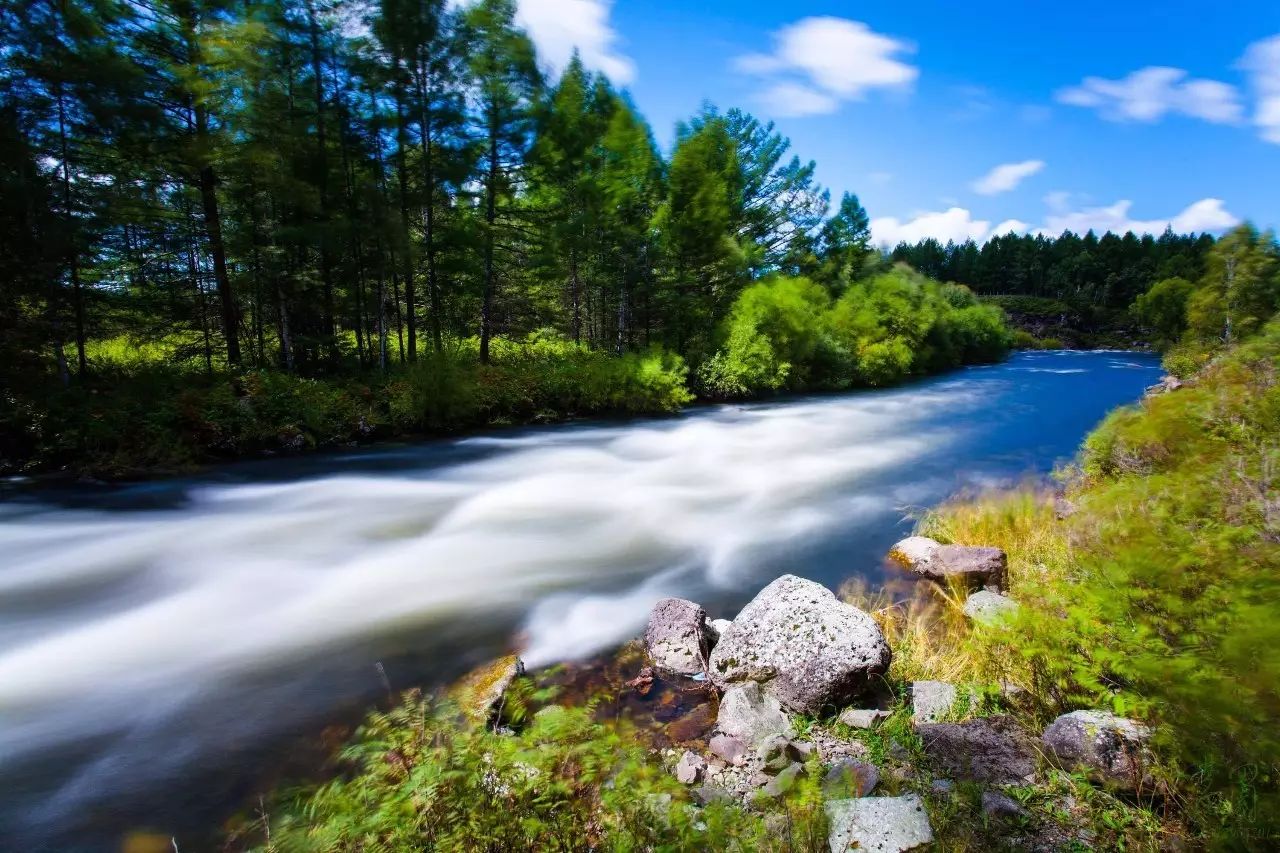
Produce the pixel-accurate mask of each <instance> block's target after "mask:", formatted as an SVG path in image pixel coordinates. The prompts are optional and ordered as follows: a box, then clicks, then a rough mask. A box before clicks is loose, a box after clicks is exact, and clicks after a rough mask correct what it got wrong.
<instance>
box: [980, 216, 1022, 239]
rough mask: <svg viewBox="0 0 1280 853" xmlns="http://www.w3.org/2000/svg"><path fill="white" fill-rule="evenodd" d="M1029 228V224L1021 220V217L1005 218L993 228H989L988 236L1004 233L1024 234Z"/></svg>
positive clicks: (999, 235) (1001, 235) (1000, 235)
mask: <svg viewBox="0 0 1280 853" xmlns="http://www.w3.org/2000/svg"><path fill="white" fill-rule="evenodd" d="M1030 230H1031V226H1030V225H1028V224H1027V223H1025V222H1023V221H1022V220H1021V219H1006V220H1005V221H1004V222H1001V223H1000V224H999V225H997V226H996V227H995V228H992V229H991V234H990V236H992V237H1003V236H1004V235H1005V234H1025V233H1027V232H1028V231H1030Z"/></svg>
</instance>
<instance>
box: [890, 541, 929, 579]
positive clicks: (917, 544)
mask: <svg viewBox="0 0 1280 853" xmlns="http://www.w3.org/2000/svg"><path fill="white" fill-rule="evenodd" d="M940 547H942V546H940V545H939V544H938V543H937V542H935V541H933V540H932V539H930V538H929V537H927V536H908V537H907V538H906V539H903V540H902V541H901V542H898V543H897V544H895V545H894V546H893V547H892V548H890V549H889V559H890V560H893V561H894V562H896V563H899V564H901V565H902V566H904V567H906V568H908V569H911V570H912V571H914V570H915V567H916V566H919V565H923V564H924V563H927V562H928V561H929V558H930V557H932V556H933V552H934V551H937V550H938V548H940Z"/></svg>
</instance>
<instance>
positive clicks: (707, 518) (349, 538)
mask: <svg viewBox="0 0 1280 853" xmlns="http://www.w3.org/2000/svg"><path fill="white" fill-rule="evenodd" d="M1159 373H1160V371H1159V366H1158V363H1157V361H1156V359H1155V358H1154V357H1152V356H1147V355H1140V354H1133V353H1120V352H1116V353H1108V352H1040V353H1020V354H1017V355H1015V356H1014V357H1013V358H1011V359H1010V360H1009V361H1008V362H1005V363H1003V364H999V365H992V366H985V367H974V368H970V369H966V370H962V371H958V372H955V373H951V374H948V375H945V376H941V377H938V378H934V379H931V380H927V381H923V382H918V383H915V384H912V385H909V386H905V387H901V388H896V389H891V390H885V391H868V392H857V393H848V394H839V395H831V396H822V397H808V398H790V399H786V400H782V401H776V402H768V403H756V404H748V405H738V406H734V405H729V406H716V407H705V408H699V409H696V410H693V411H690V412H688V413H686V414H684V415H681V416H679V417H675V418H669V419H660V420H639V421H632V422H626V423H618V422H609V423H589V424H581V425H569V426H556V427H547V428H537V429H522V430H510V431H503V432H499V433H492V434H488V435H484V436H479V437H472V438H465V439H458V440H452V441H436V442H426V443H421V444H414V445H398V446H384V447H377V448H362V449H359V450H353V451H352V452H349V453H343V454H336V455H315V456H308V457H304V458H294V459H278V460H267V461H261V462H252V463H242V464H237V465H232V466H227V467H224V468H221V469H219V470H216V471H212V472H209V473H208V474H205V475H202V476H199V477H192V478H186V479H181V480H167V481H160V482H153V483H145V484H138V485H128V486H120V487H100V488H89V487H77V488H73V489H60V490H50V489H44V490H41V491H29V490H28V491H24V490H21V489H18V490H11V491H10V492H9V493H8V494H7V495H6V496H5V499H4V503H3V504H0V554H3V555H4V559H3V564H2V565H0V849H9V848H14V849H58V850H72V849H86V850H98V849H102V850H108V849H119V844H120V839H121V838H122V837H123V835H124V834H125V833H127V832H129V831H130V830H135V829H141V828H150V829H154V830H157V831H159V832H162V833H163V834H165V835H172V836H174V837H175V838H176V839H177V841H178V843H179V846H180V849H183V850H187V849H196V848H198V847H199V846H200V845H201V843H202V842H201V840H200V839H203V838H207V834H206V833H207V832H208V831H209V828H210V826H212V825H214V824H215V823H216V821H217V820H218V819H220V818H221V817H224V816H225V814H226V813H227V812H228V811H230V810H232V809H234V808H236V807H239V806H241V805H243V804H244V803H246V802H250V801H253V798H254V797H255V794H256V792H257V791H258V790H259V789H260V788H261V787H263V786H264V785H265V784H266V781H265V780H264V778H263V775H262V774H263V772H264V771H265V770H267V769H268V768H272V767H276V766H278V765H280V764H281V763H285V764H287V762H288V758H289V755H290V754H291V751H293V750H295V749H298V748H299V747H298V744H299V743H307V742H312V741H314V734H315V732H316V731H318V729H319V728H320V727H322V726H323V725H324V724H326V723H327V722H330V721H333V720H339V719H347V718H349V717H350V716H351V715H353V714H358V713H359V711H360V710H361V709H363V708H365V707H367V706H368V705H369V704H370V703H372V702H375V701H378V700H380V699H382V698H384V697H386V696H387V694H388V692H389V690H399V689H403V688H405V687H409V686H413V685H427V686H430V685H433V684H438V683H440V682H441V681H442V680H444V679H447V678H450V677H452V676H454V675H456V674H457V673H458V672H460V671H462V670H464V669H466V668H467V667H469V666H471V665H473V664H474V663H476V662H478V661H481V660H484V659H486V658H488V657H491V656H493V655H496V654H499V653H502V652H504V651H506V650H509V649H510V648H512V647H513V646H514V647H518V648H519V649H520V650H521V652H522V654H523V655H524V656H525V658H526V660H527V661H528V662H529V663H530V664H531V665H539V664H544V663H550V662H552V661H556V660H562V659H566V658H572V657H583V656H589V655H591V654H593V653H596V652H599V651H601V650H603V649H605V648H607V647H609V646H611V645H614V644H616V643H618V642H620V641H622V640H624V639H626V638H629V637H631V636H634V635H635V634H636V633H637V632H638V631H639V630H640V628H641V627H642V625H643V622H644V619H645V617H646V615H647V612H648V609H649V607H650V605H651V604H652V603H653V602H654V601H655V600H656V599H658V598H660V597H663V596H666V595H681V596H686V597H690V598H694V599H697V600H699V601H701V602H703V603H704V604H705V605H706V606H707V608H708V610H710V611H711V612H712V614H713V615H715V616H720V615H723V616H732V615H733V613H734V612H736V610H737V608H739V607H740V606H741V605H742V604H743V603H744V602H745V601H747V600H749V599H750V598H751V597H752V596H753V595H754V594H755V592H756V591H757V590H758V589H759V588H760V587H761V586H763V585H764V584H765V583H767V582H768V581H769V580H771V579H772V578H773V577H776V576H777V575H779V574H782V573H785V572H791V573H795V574H799V575H802V576H806V577H809V578H813V579H815V580H818V581H820V582H822V583H826V584H828V585H830V586H832V587H835V586H837V585H838V584H839V583H840V582H841V581H843V580H845V579H847V578H850V577H855V576H859V577H863V578H866V579H867V580H868V581H870V582H872V583H875V582H878V581H879V580H881V579H882V573H883V572H884V571H885V569H884V568H883V562H882V557H883V554H884V552H885V550H886V549H887V548H888V546H889V545H890V544H892V542H893V541H894V540H895V539H897V538H898V537H900V536H901V535H903V534H904V533H905V532H906V531H907V530H909V528H910V525H911V521H910V517H911V516H912V515H913V514H915V513H918V511H919V510H921V509H923V508H925V507H928V506H930V505H933V504H935V503H937V502H938V501H940V500H942V499H944V498H946V497H947V496H949V495H952V494H955V493H957V492H962V491H965V490H974V489H980V488H983V487H987V486H993V485H999V484H1007V483H1011V482H1015V481H1018V480H1022V479H1025V478H1031V477H1043V476H1044V475H1045V474H1047V473H1048V472H1049V471H1051V470H1052V468H1053V467H1054V466H1055V464H1057V463H1060V462H1062V461H1064V460H1066V459H1068V458H1070V457H1071V456H1072V455H1073V454H1074V452H1075V450H1076V448H1077V446H1078V445H1079V443H1080V441H1081V439H1082V438H1083V437H1084V435H1085V434H1086V432H1087V431H1088V430H1089V429H1090V428H1091V427H1092V426H1093V425H1094V424H1095V423H1096V422H1097V421H1098V420H1099V419H1100V418H1101V417H1102V416H1103V415H1104V414H1105V413H1106V412H1107V411H1108V410H1109V409H1111V408H1113V407H1115V406H1116V405H1120V404H1124V403H1128V402H1132V401H1134V400H1136V399H1137V398H1138V397H1139V396H1140V394H1141V392H1142V389H1143V388H1144V387H1145V386H1147V385H1150V384H1152V383H1153V382H1155V381H1156V379H1157V378H1158V376H1159ZM184 841H186V842H187V844H186V846H183V843H184Z"/></svg>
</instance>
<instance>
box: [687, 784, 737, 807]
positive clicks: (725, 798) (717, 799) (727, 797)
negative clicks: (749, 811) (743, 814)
mask: <svg viewBox="0 0 1280 853" xmlns="http://www.w3.org/2000/svg"><path fill="white" fill-rule="evenodd" d="M690 793H691V795H692V796H693V800H694V802H696V803H697V804H698V805H700V806H709V805H711V804H712V803H731V802H733V794H730V793H729V792H728V791H726V790H725V789H724V788H721V787H719V786H717V785H699V786H698V787H697V788H694V789H693V791H691V792H690Z"/></svg>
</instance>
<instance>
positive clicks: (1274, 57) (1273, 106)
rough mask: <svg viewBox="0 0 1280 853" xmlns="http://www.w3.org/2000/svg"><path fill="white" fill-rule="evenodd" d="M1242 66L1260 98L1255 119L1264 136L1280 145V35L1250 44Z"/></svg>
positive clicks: (1257, 97)
mask: <svg viewBox="0 0 1280 853" xmlns="http://www.w3.org/2000/svg"><path fill="white" fill-rule="evenodd" d="M1239 67H1240V68H1241V69H1243V70H1244V71H1245V72H1247V73H1248V75H1249V86H1250V88H1251V89H1252V90H1253V94H1254V97H1255V99H1256V103H1255V104H1254V109H1253V123H1254V124H1255V125H1257V126H1258V128H1259V132H1260V133H1261V134H1262V138H1263V139H1265V140H1267V141H1268V142H1274V143H1276V144H1277V145H1280V35H1274V36H1271V38H1266V39H1263V40H1261V41H1256V42H1254V43H1253V44H1251V45H1249V47H1248V48H1247V49H1246V50H1245V53H1244V57H1243V58H1242V59H1241V60H1240V63H1239Z"/></svg>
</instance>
